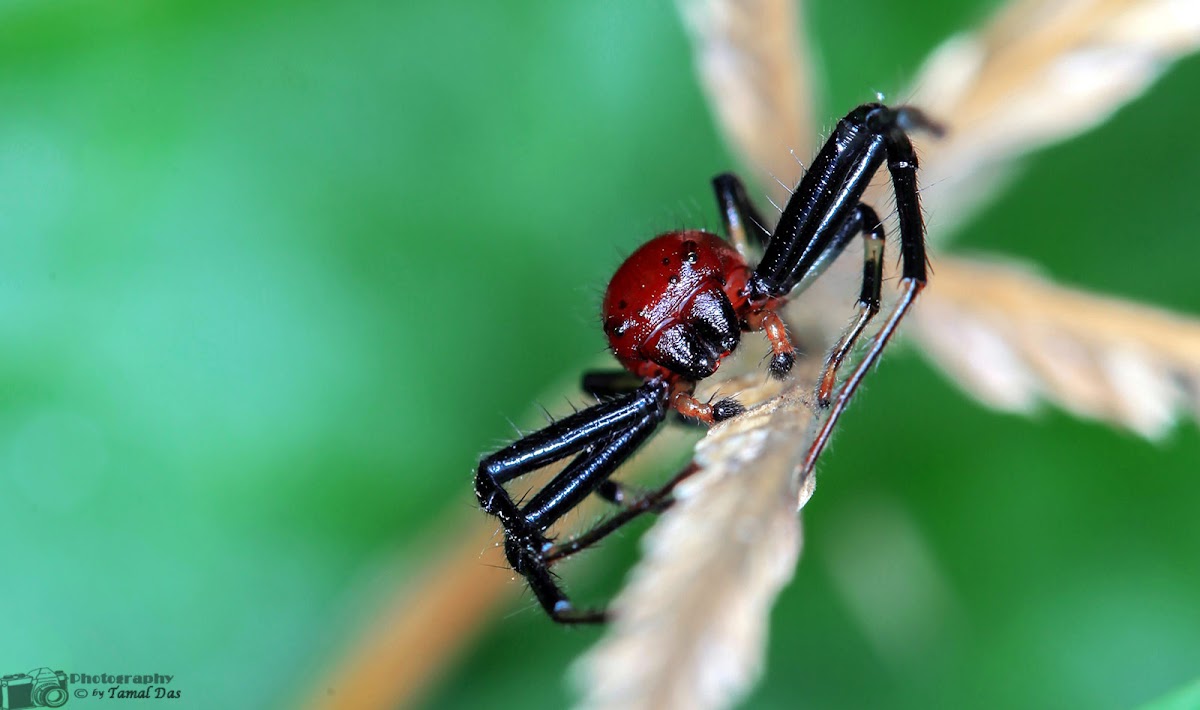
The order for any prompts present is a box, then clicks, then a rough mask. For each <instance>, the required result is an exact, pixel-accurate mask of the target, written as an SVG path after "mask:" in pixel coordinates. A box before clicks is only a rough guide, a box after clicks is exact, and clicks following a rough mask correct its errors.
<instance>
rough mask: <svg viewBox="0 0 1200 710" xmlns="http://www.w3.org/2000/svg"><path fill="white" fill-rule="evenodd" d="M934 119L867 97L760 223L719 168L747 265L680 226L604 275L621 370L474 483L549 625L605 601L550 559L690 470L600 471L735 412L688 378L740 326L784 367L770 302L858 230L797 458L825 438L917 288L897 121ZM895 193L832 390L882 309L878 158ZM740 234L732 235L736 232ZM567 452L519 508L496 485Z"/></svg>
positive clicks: (902, 124)
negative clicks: (755, 257)
mask: <svg viewBox="0 0 1200 710" xmlns="http://www.w3.org/2000/svg"><path fill="white" fill-rule="evenodd" d="M913 129H924V130H927V131H930V132H933V133H935V134H936V133H938V132H939V129H938V128H937V126H936V125H935V124H934V123H932V122H931V121H930V120H929V119H927V118H926V117H925V116H924V115H923V114H922V113H921V112H920V111H918V110H916V109H914V108H910V107H907V106H901V107H898V108H889V107H887V106H884V105H882V104H864V105H863V106H859V107H858V108H856V109H854V110H853V111H851V112H850V113H849V114H847V115H846V117H845V118H843V119H842V120H841V121H839V122H838V125H837V128H835V129H834V132H833V135H832V136H830V138H829V140H828V141H827V142H826V143H825V146H824V147H823V148H821V151H820V153H818V154H817V157H816V158H815V159H814V160H813V162H812V165H811V166H810V167H809V169H808V172H807V173H806V174H805V175H804V178H803V179H802V180H801V181H800V184H799V185H797V186H796V190H795V191H794V192H793V193H792V198H791V199H790V200H789V201H788V203H787V206H786V207H785V208H784V210H783V213H782V214H781V215H780V217H779V223H778V224H777V225H776V227H775V230H774V231H773V232H769V233H768V231H767V229H766V227H765V225H766V222H765V221H764V220H763V218H762V216H761V215H760V214H759V213H758V212H757V211H756V210H755V209H754V206H753V205H752V204H751V202H750V200H749V199H748V198H747V197H746V193H745V189H744V188H743V187H742V184H741V182H739V181H738V179H737V178H735V177H733V176H732V175H728V174H726V175H719V176H717V177H716V178H715V179H714V180H713V187H714V188H715V190H716V193H717V202H718V204H719V206H720V209H721V219H722V221H723V222H724V226H725V231H726V233H727V234H729V235H730V236H734V235H739V236H741V237H747V236H748V237H750V240H749V241H752V242H754V243H756V244H757V245H758V246H759V247H762V248H763V249H764V253H763V256H762V259H761V260H760V261H759V262H758V265H757V266H755V267H754V268H753V269H751V268H750V266H749V265H747V263H746V261H745V259H743V258H742V256H741V254H739V253H738V251H737V250H736V249H735V248H734V247H733V246H732V245H730V244H729V243H728V242H726V241H725V240H723V239H721V238H720V237H718V236H717V235H715V234H711V233H709V232H702V231H694V230H686V231H676V232H668V233H666V234H662V235H659V236H657V237H655V238H654V239H651V240H650V241H649V242H647V243H646V244H644V245H643V246H642V247H640V248H639V249H637V250H636V251H635V252H634V253H633V254H631V255H630V256H629V258H628V259H626V260H625V262H624V263H623V264H621V266H620V267H619V268H618V269H617V272H616V274H614V275H613V278H612V281H611V282H610V283H609V285H608V290H607V291H606V292H605V294H604V310H603V313H602V317H603V322H604V332H605V334H606V335H607V336H608V342H609V346H610V347H611V348H612V351H613V354H614V355H615V356H616V358H617V360H618V361H619V362H620V363H621V365H622V366H623V367H624V368H625V369H626V370H627V371H628V372H627V373H626V372H618V373H611V372H603V373H588V374H586V375H585V376H584V388H585V389H586V390H588V391H589V392H590V393H592V394H594V395H596V396H597V398H599V399H600V401H599V402H598V403H597V404H594V405H592V406H591V407H588V408H587V409H584V410H582V411H580V412H576V413H575V414H573V415H571V416H569V417H566V418H565V419H561V420H559V421H556V422H553V423H551V424H550V425H549V426H547V427H545V428H544V429H541V430H539V431H536V432H534V433H532V434H529V435H528V436H526V437H524V438H522V439H521V440H520V441H517V442H515V443H513V444H511V445H509V446H507V447H505V448H504V449H501V450H500V451H497V452H496V453H494V454H491V455H490V456H488V457H486V458H485V459H484V460H483V461H481V462H480V464H479V468H478V470H477V471H476V474H475V495H476V497H477V498H478V499H479V503H480V505H481V506H482V507H483V509H484V510H485V511H487V512H488V513H490V514H492V515H494V516H496V517H497V518H499V520H500V523H501V524H502V525H503V526H504V550H505V554H506V556H507V557H508V562H509V564H510V565H512V568H513V570H515V571H516V572H517V573H518V574H521V575H522V576H524V577H525V579H526V581H527V582H528V583H529V587H530V589H532V590H533V593H534V595H535V596H536V597H537V599H538V602H539V603H540V604H541V605H542V608H544V609H545V610H546V612H547V613H548V614H549V615H550V617H551V618H552V619H554V620H555V621H558V622H561V623H590V622H598V621H603V620H604V618H605V613H604V612H603V611H579V610H577V609H575V607H574V606H573V605H572V604H571V602H570V601H569V600H568V599H567V596H566V594H565V593H564V592H563V590H562V588H561V587H560V586H559V584H558V582H557V580H556V578H555V576H554V575H553V574H552V573H551V572H550V565H552V564H554V563H555V562H557V561H558V560H561V559H563V558H564V557H567V556H569V555H572V554H574V553H576V552H578V551H579V550H582V549H584V548H586V547H588V546H589V545H592V544H594V543H595V542H597V541H599V540H601V539H602V538H604V537H605V536H606V535H608V534H609V533H611V532H613V531H614V530H616V529H617V528H619V527H620V526H621V525H623V524H624V523H626V522H628V521H629V520H631V519H633V518H635V517H637V516H638V515H641V514H642V513H645V512H650V511H658V510H662V509H663V508H665V507H667V506H668V505H670V504H671V492H672V490H673V488H674V486H675V484H677V483H678V482H679V481H680V480H682V479H683V478H684V477H685V476H687V475H689V474H690V473H691V472H693V471H695V470H696V468H695V465H692V466H689V467H688V468H687V469H685V470H684V471H683V472H681V473H680V474H678V475H676V476H675V477H674V478H672V479H671V480H670V481H668V482H667V484H666V485H664V486H663V487H662V488H660V489H658V490H656V491H652V492H650V493H647V494H645V495H641V496H632V495H630V494H629V493H628V492H627V491H626V490H625V489H624V488H623V487H622V486H621V485H620V484H619V483H617V482H615V481H613V480H612V479H611V478H610V476H611V475H612V473H613V472H614V471H615V470H616V469H617V467H618V466H620V464H621V462H623V461H624V460H625V459H627V458H628V457H629V456H630V455H631V454H632V453H633V452H634V451H635V450H637V448H638V447H639V446H640V445H641V444H642V443H643V442H644V441H646V439H648V438H649V437H650V435H651V434H652V433H653V432H654V430H655V429H657V428H658V425H659V424H661V423H662V422H663V420H664V419H665V418H666V415H667V412H668V410H670V409H675V410H676V411H678V412H679V413H680V414H682V415H684V416H685V417H690V418H694V419H699V420H702V421H705V422H709V423H712V422H715V421H720V420H723V419H728V418H730V417H733V416H736V415H737V414H739V413H740V412H742V411H743V408H742V406H741V404H739V403H738V402H737V401H736V400H734V399H723V400H720V401H718V402H716V403H713V404H707V403H702V402H699V401H697V400H696V399H695V398H694V397H693V396H692V391H693V389H694V388H695V385H696V383H697V382H699V381H700V380H703V379H705V378H707V377H709V376H711V375H712V374H713V373H715V372H716V371H717V368H718V367H719V366H720V364H721V360H722V359H723V358H725V357H727V356H728V355H730V354H731V353H732V352H733V351H734V350H736V349H737V346H738V343H739V342H740V339H741V334H742V332H743V331H760V330H761V331H763V333H764V334H765V335H766V337H767V340H769V341H770V343H771V347H772V351H773V356H772V358H771V364H770V367H769V370H770V372H771V374H772V375H774V376H776V377H784V376H786V375H787V374H788V372H789V371H790V370H791V368H792V364H793V363H794V362H795V353H794V350H793V348H792V343H791V341H790V340H789V339H788V335H787V329H786V328H785V327H784V324H783V320H782V319H781V318H780V317H779V314H778V313H777V312H776V311H777V309H778V308H779V307H780V306H781V305H783V303H784V302H785V301H786V300H787V298H788V296H789V295H791V294H792V292H793V291H794V290H797V289H801V288H803V287H804V286H805V285H806V284H807V283H809V282H810V281H811V280H812V279H814V278H816V277H817V276H818V275H820V273H821V272H822V271H823V270H824V269H825V268H826V267H827V266H829V264H830V263H832V262H833V261H834V260H835V259H836V258H837V257H838V255H840V254H841V253H842V251H843V250H844V249H845V247H846V245H847V244H849V243H850V241H851V240H853V239H854V238H855V237H856V236H858V235H862V237H863V240H864V248H863V280H862V290H861V292H860V294H859V297H858V304H857V305H858V310H859V313H858V317H857V318H856V319H855V321H854V323H853V324H852V325H851V326H850V328H848V329H847V330H846V332H845V333H844V334H843V335H842V338H841V340H839V341H838V343H837V345H835V346H834V348H833V350H832V351H831V352H830V354H829V357H828V359H827V360H826V363H825V369H824V372H823V374H822V376H821V379H820V382H819V383H818V385H817V388H816V392H815V395H816V396H815V398H814V399H815V401H816V403H817V404H818V405H819V406H821V407H830V406H831V405H832V409H830V410H829V413H828V415H827V416H826V417H825V423H824V425H823V426H822V428H821V430H820V431H819V432H818V434H817V437H816V439H815V441H814V443H813V445H812V447H811V448H810V451H809V454H808V456H807V457H806V460H808V459H811V460H814V461H815V456H816V455H817V454H819V453H820V449H821V447H822V446H824V443H825V441H827V440H828V435H829V427H830V426H832V423H833V422H834V421H836V420H837V417H838V415H839V414H840V413H841V411H842V410H843V409H844V408H845V407H846V404H847V403H848V402H849V401H850V397H851V396H852V395H853V394H854V391H855V390H856V389H857V387H858V385H859V383H860V382H861V381H862V378H863V377H864V376H865V374H866V372H867V371H868V370H869V369H870V367H871V365H872V364H874V362H875V361H876V360H877V359H878V358H879V355H880V353H881V352H882V351H883V348H884V346H885V345H886V344H887V342H888V340H889V338H891V336H892V333H894V332H895V330H896V327H897V325H898V324H899V322H900V320H901V318H903V316H904V314H905V313H906V312H907V311H908V308H909V307H910V306H911V305H912V303H913V301H914V300H915V299H916V297H917V294H918V293H920V291H921V288H922V287H923V286H924V285H925V231H924V225H923V224H922V221H921V207H920V199H919V195H918V192H917V177H916V176H917V158H916V154H915V153H914V152H913V147H912V143H911V142H910V141H909V138H908V132H909V131H910V130H913ZM885 162H886V164H887V169H888V172H889V173H890V174H891V178H892V185H893V188H894V190H895V193H896V213H897V217H898V220H899V223H900V247H901V255H902V257H903V268H902V273H901V283H902V284H903V286H904V291H903V293H902V295H901V297H900V299H899V301H898V302H897V303H896V305H895V306H894V307H893V309H892V311H891V314H890V315H889V317H888V320H887V322H886V323H885V324H884V325H883V327H882V328H880V330H879V333H878V334H877V335H875V337H874V338H873V339H872V340H871V343H870V347H869V348H868V350H867V353H866V355H865V356H864V357H863V358H862V362H860V363H859V365H858V366H857V367H856V368H855V369H854V371H853V373H852V374H851V375H850V377H848V378H847V380H846V383H845V384H844V385H843V387H842V388H841V391H840V392H839V393H838V395H837V397H836V399H835V398H834V396H833V394H834V389H835V388H836V385H837V373H838V367H839V366H840V365H841V363H842V361H843V359H844V358H845V357H846V356H847V355H848V354H849V353H850V351H851V350H852V348H853V347H854V344H855V342H856V341H857V339H858V337H859V336H860V335H861V334H862V332H863V330H864V329H865V328H866V326H867V323H868V322H869V321H870V320H871V319H872V318H873V317H874V316H875V314H876V313H878V311H879V301H880V289H881V285H882V282H883V279H882V271H883V245H884V230H883V225H882V224H881V223H880V221H879V217H878V215H876V214H875V211H874V210H873V209H871V208H870V207H869V206H867V205H866V204H863V203H862V202H860V200H861V198H862V196H863V193H864V192H865V191H866V189H867V185H868V184H869V183H870V181H871V178H872V177H873V176H874V175H875V173H876V171H878V170H879V168H880V167H882V166H883V165H884V164H885ZM741 241H743V242H745V241H747V240H746V239H742V240H741ZM571 456H574V459H573V460H572V461H571V462H570V463H569V464H568V465H567V466H566V467H565V468H563V470H562V471H561V472H560V473H558V475H556V476H555V477H554V479H553V480H551V481H550V483H548V484H547V485H546V486H545V487H544V488H542V489H541V490H539V491H537V492H536V493H535V494H533V495H532V496H531V497H530V498H529V499H528V500H524V501H522V502H521V503H520V504H518V502H517V501H516V500H514V499H513V497H512V496H510V495H509V493H508V491H507V490H505V488H504V484H505V483H507V482H508V481H511V480H513V479H514V478H517V477H519V476H523V475H525V474H527V473H530V472H532V471H536V470H538V469H540V468H542V467H544V466H547V465H549V464H551V463H554V462H556V461H560V460H562V459H565V458H567V457H571ZM593 493H595V494H597V495H599V496H601V497H603V498H605V499H606V500H608V501H610V502H612V503H615V504H616V505H618V506H620V507H621V508H622V510H621V511H620V512H619V513H617V514H616V515H614V516H612V517H611V518H609V519H608V520H606V521H605V522H603V523H601V524H599V525H597V526H596V527H594V528H593V529H592V530H590V531H588V532H586V533H584V534H582V535H580V536H578V537H576V538H574V539H571V540H568V541H566V542H562V543H559V544H555V543H554V542H553V541H552V539H551V538H550V537H549V536H548V534H547V532H546V531H547V530H548V529H549V528H550V526H551V525H553V524H554V523H555V522H556V521H557V520H558V519H559V518H561V517H562V516H563V515H564V514H566V513H567V511H569V510H571V509H572V508H574V507H575V506H576V505H578V504H579V503H580V502H581V501H582V500H583V499H584V498H586V497H587V496H589V495H591V494H593Z"/></svg>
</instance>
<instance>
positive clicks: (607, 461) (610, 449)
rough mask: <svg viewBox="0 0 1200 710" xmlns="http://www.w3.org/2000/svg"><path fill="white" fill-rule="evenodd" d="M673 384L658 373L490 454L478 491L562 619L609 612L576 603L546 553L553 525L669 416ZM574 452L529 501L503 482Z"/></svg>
mask: <svg viewBox="0 0 1200 710" xmlns="http://www.w3.org/2000/svg"><path fill="white" fill-rule="evenodd" d="M667 398H668V386H667V384H666V383H664V382H661V381H658V380H652V381H650V382H647V383H645V384H643V385H642V386H641V387H639V388H638V389H637V390H635V391H634V392H631V393H628V394H626V395H625V396H623V397H620V398H617V399H613V400H609V401H605V402H601V403H599V404H596V405H594V406H592V407H588V408H587V409H585V410H583V411H580V412H577V413H575V414H573V415H571V416H569V417H566V418H564V419H562V420H559V421H557V422H555V423H553V424H551V425H550V426H548V427H546V428H544V429H541V430H540V431H536V432H534V433H532V434H530V435H528V436H526V437H524V438H523V439H521V440H520V441H517V442H515V443H513V444H511V445H510V446H508V447H505V448H504V449H502V450H500V451H498V452H496V453H495V454H492V455H491V456H489V457H487V458H486V459H484V460H483V461H482V462H481V463H480V464H479V468H478V470H477V472H476V475H475V495H476V497H477V498H478V499H479V503H480V505H481V506H482V507H483V509H484V510H485V511H487V512H488V513H491V514H492V515H495V516H496V517H497V518H499V519H500V523H501V524H502V525H503V526H504V536H505V541H504V550H505V555H506V556H507V558H508V562H509V564H510V565H511V566H512V568H513V570H514V571H516V572H517V573H519V574H521V575H522V576H523V577H525V579H526V580H527V581H528V583H529V586H530V588H531V589H532V590H533V592H534V595H535V596H537V598H538V601H539V602H540V603H541V605H542V607H543V608H545V610H546V612H547V613H548V614H549V615H550V616H551V618H553V619H554V620H555V621H560V622H563V623H587V622H596V621H601V620H603V615H602V614H598V613H594V612H579V611H576V610H575V609H574V608H573V607H572V606H571V603H570V601H569V600H568V599H567V597H566V595H565V594H564V593H563V592H562V590H561V589H560V588H559V587H558V585H557V583H556V582H555V580H554V577H553V575H551V574H550V573H549V570H548V567H547V563H546V561H545V560H544V559H543V553H544V550H545V549H547V548H548V547H549V546H550V543H549V541H548V540H547V539H546V537H545V531H546V528H548V527H549V526H550V525H552V524H553V523H554V521H556V520H557V519H558V518H560V517H561V516H562V515H563V514H564V513H566V512H567V511H568V510H570V509H571V508H573V507H575V506H576V505H578V504H579V502H580V501H581V500H583V498H585V497H586V496H588V495H589V494H590V493H592V492H593V491H595V490H596V489H597V487H599V486H600V484H601V483H602V482H603V481H604V480H606V479H607V478H608V476H609V475H611V474H612V472H613V471H615V470H616V469H617V467H618V466H620V464H621V463H622V462H624V461H625V459H627V458H628V457H629V456H630V454H632V453H633V452H634V451H635V450H636V449H637V447H638V446H640V445H641V444H642V443H643V442H644V441H645V440H646V439H647V438H649V436H650V434H652V433H653V432H654V430H655V429H656V428H657V427H658V425H659V424H660V423H661V422H662V421H663V418H664V417H665V416H666V411H667ZM574 454H578V455H577V456H576V457H575V459H574V460H573V461H572V462H571V463H570V464H569V465H568V466H567V467H566V468H565V469H564V470H563V471H562V472H561V473H559V474H558V475H557V476H555V477H554V479H553V480H552V481H551V482H550V483H549V484H547V485H546V487H545V488H543V489H542V490H541V491H539V492H538V493H537V494H535V495H534V496H533V498H532V499H531V500H530V501H529V502H528V503H527V504H526V505H525V506H524V507H523V508H522V507H519V506H518V505H517V503H516V502H515V501H513V499H512V497H511V496H510V495H509V494H508V491H506V490H505V489H504V487H503V484H504V483H505V482H507V481H511V480H512V479H514V478H517V477H519V476H522V475H524V474H527V473H530V472H532V471H536V470H538V469H540V468H542V467H543V466H546V465H548V464H551V463H554V462H556V461H559V460H562V459H564V458H567V457H569V456H572V455H574Z"/></svg>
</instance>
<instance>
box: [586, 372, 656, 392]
mask: <svg viewBox="0 0 1200 710" xmlns="http://www.w3.org/2000/svg"><path fill="white" fill-rule="evenodd" d="M645 383H646V381H645V380H643V379H642V378H640V377H638V376H637V375H635V374H633V373H632V372H630V371H629V370H592V371H590V372H585V373H583V384H582V385H581V389H582V390H583V391H584V392H587V393H588V394H590V395H592V396H593V397H595V398H596V399H606V398H608V397H619V396H621V395H625V394H629V393H630V392H633V391H634V390H636V389H637V388H638V387H641V386H642V385H643V384H645Z"/></svg>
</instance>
